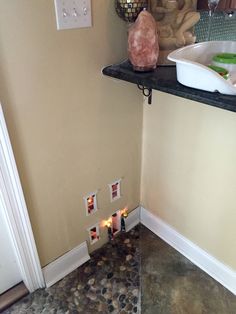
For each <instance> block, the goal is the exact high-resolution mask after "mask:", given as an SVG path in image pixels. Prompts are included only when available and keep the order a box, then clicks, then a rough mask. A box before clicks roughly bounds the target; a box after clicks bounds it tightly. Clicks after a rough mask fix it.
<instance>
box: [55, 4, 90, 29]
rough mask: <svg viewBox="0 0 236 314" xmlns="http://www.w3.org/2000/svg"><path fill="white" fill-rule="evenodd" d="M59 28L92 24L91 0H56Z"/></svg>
mask: <svg viewBox="0 0 236 314" xmlns="http://www.w3.org/2000/svg"><path fill="white" fill-rule="evenodd" d="M54 4H55V10H56V19H57V29H58V30H60V29H72V28H82V27H91V26H92V16H91V0H54Z"/></svg>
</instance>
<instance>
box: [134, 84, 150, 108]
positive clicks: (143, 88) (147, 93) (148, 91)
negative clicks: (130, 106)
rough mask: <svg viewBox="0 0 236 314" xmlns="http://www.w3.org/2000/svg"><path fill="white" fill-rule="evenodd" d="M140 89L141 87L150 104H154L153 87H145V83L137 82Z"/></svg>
mask: <svg viewBox="0 0 236 314" xmlns="http://www.w3.org/2000/svg"><path fill="white" fill-rule="evenodd" d="M137 86H138V89H140V90H141V91H142V93H143V96H145V97H147V98H148V104H149V105H151V104H152V89H151V88H148V87H145V86H143V85H140V84H137Z"/></svg>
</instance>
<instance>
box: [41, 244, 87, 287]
mask: <svg viewBox="0 0 236 314" xmlns="http://www.w3.org/2000/svg"><path fill="white" fill-rule="evenodd" d="M89 259H90V256H89V254H88V247H87V243H86V242H83V243H82V244H80V245H79V246H77V247H75V248H74V249H72V250H71V251H69V252H67V253H66V254H64V255H62V256H60V257H59V258H57V259H56V260H55V261H53V262H52V263H50V264H48V265H47V266H45V267H44V268H43V275H44V279H45V283H46V287H47V288H49V287H51V286H52V285H54V284H55V283H56V282H58V281H59V280H61V279H62V278H64V277H65V276H66V275H68V274H69V273H71V272H72V271H73V270H75V269H76V268H77V267H79V266H81V265H82V264H84V263H85V262H87V261H88V260H89Z"/></svg>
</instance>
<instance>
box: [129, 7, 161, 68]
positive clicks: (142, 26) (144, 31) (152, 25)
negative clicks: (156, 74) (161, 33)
mask: <svg viewBox="0 0 236 314" xmlns="http://www.w3.org/2000/svg"><path fill="white" fill-rule="evenodd" d="M158 55H159V45H158V35H157V24H156V21H155V19H154V18H153V16H152V15H151V14H150V13H149V12H148V11H146V10H143V11H142V12H140V13H139V15H138V17H137V19H136V21H135V23H134V24H133V25H132V26H131V27H130V29H129V34H128V57H129V60H130V62H131V63H132V65H133V68H134V70H135V71H151V70H154V69H155V68H156V66H157V59H158Z"/></svg>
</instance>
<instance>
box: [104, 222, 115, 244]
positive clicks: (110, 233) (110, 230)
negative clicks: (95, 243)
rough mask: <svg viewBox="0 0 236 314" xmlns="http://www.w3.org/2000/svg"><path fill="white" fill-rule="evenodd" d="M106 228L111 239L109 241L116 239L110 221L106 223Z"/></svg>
mask: <svg viewBox="0 0 236 314" xmlns="http://www.w3.org/2000/svg"><path fill="white" fill-rule="evenodd" d="M106 226H107V233H108V238H109V240H111V241H112V240H113V239H114V237H113V232H112V228H111V221H110V220H108V221H107V222H106Z"/></svg>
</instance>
